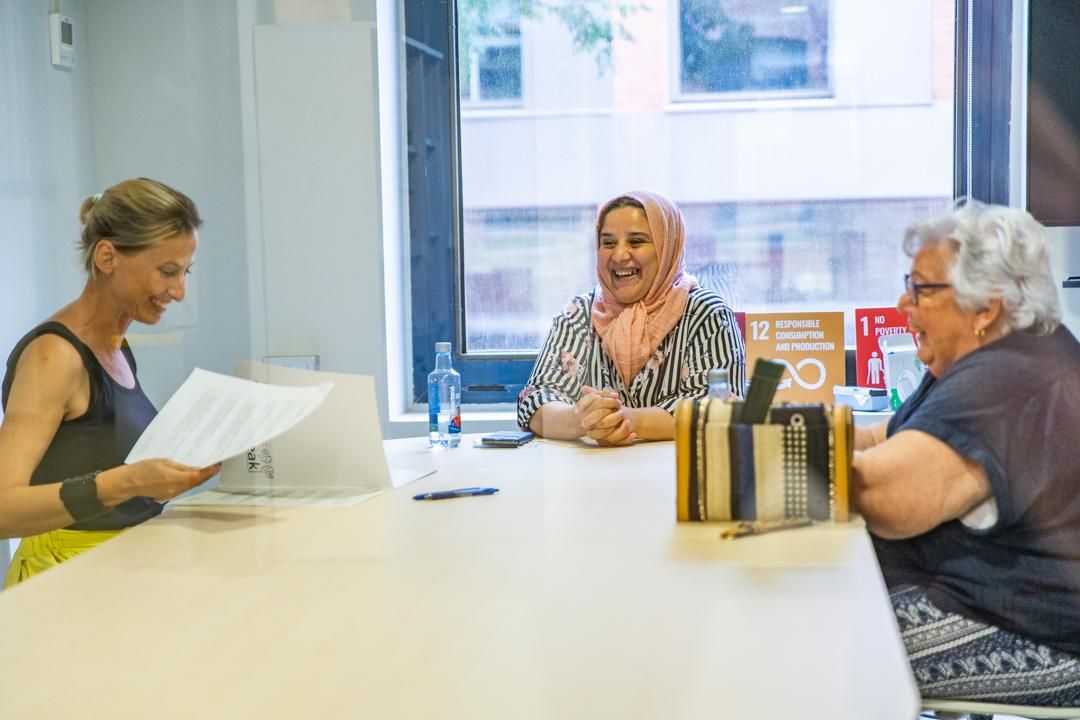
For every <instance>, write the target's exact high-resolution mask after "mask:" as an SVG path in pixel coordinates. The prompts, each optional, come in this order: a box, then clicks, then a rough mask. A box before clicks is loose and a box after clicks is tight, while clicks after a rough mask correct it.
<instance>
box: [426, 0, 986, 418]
mask: <svg viewBox="0 0 1080 720" xmlns="http://www.w3.org/2000/svg"><path fill="white" fill-rule="evenodd" d="M500 2H503V3H506V2H509V0H458V5H457V22H458V26H459V29H460V33H459V36H458V37H456V38H449V39H448V40H447V41H446V42H444V45H445V47H446V48H447V49H448V50H450V49H454V48H455V47H456V48H457V49H458V50H461V49H462V48H461V46H462V45H466V46H467V47H468V48H469V49H468V53H469V56H470V59H469V60H468V67H469V69H468V70H464V69H462V67H461V64H460V62H459V64H458V65H457V73H456V74H453V73H452V72H451V70H452V69H453V68H454V63H453V62H452V57H453V53H449V52H448V57H447V58H446V61H445V63H444V65H442V66H440V67H441V68H442V69H443V70H444V71H445V73H446V75H443V76H441V78H442V80H441V82H444V83H445V85H443V86H439V85H438V83H436V82H434V81H433V80H432V78H434V77H437V76H438V75H437V73H432V72H428V73H426V74H423V77H425V78H427V79H426V81H425V82H427V83H428V84H427V85H424V84H422V83H416V82H414V83H411V84H410V85H409V88H408V94H409V106H410V107H409V115H410V120H409V128H410V140H409V147H410V151H411V154H410V163H411V164H410V195H411V197H412V201H411V205H410V211H411V222H412V228H411V237H412V243H413V248H412V256H413V273H412V287H413V295H412V297H413V331H414V375H413V380H414V388H415V393H414V397H415V399H416V400H417V401H420V402H422V401H423V400H424V395H423V393H424V384H423V377H424V375H425V374H426V373H427V371H428V369H429V367H428V365H429V364H430V361H429V356H430V355H431V344H432V343H433V342H434V341H435V340H442V339H453V340H454V342H455V351H457V352H458V353H459V357H458V358H457V361H456V363H457V365H459V366H460V367H461V368H462V374H463V377H464V382H465V388H466V389H465V398H466V401H473V402H477V401H479V402H491V401H512V400H513V399H514V397H515V396H516V394H517V391H518V390H519V389H520V387H521V386H522V384H523V383H524V382H525V380H526V378H527V375H528V372H529V370H530V368H531V364H532V359H533V358H534V357H535V352H536V350H537V349H538V347H539V345H540V344H541V342H542V341H543V338H544V336H545V333H546V332H547V330H548V327H549V325H550V322H551V319H552V317H553V316H554V315H556V314H557V313H559V312H560V311H561V309H562V308H563V307H564V305H565V304H566V301H567V300H568V299H569V298H570V297H571V296H572V295H574V294H577V293H582V292H587V291H589V290H590V289H591V288H592V287H593V285H594V284H595V269H594V242H595V241H594V237H593V232H594V229H593V224H594V213H595V208H596V207H597V205H598V204H599V203H601V202H602V201H604V200H605V199H607V198H609V197H612V196H614V195H616V194H618V193H619V192H621V191H624V190H629V189H634V188H644V189H651V190H656V191H659V192H662V193H664V194H666V195H668V196H669V197H671V198H672V199H673V200H675V201H676V202H677V203H678V204H679V205H680V206H681V207H682V209H683V212H684V214H685V216H686V224H687V230H688V244H687V250H686V261H687V265H688V269H689V270H690V272H692V273H693V274H695V275H696V276H697V277H698V278H699V280H700V282H701V283H702V284H703V285H705V286H707V287H710V288H712V289H714V290H716V291H717V292H719V293H720V294H721V295H723V296H724V297H725V298H726V299H727V300H728V302H729V303H730V304H731V305H732V306H733V307H735V308H736V309H737V310H744V311H751V312H753V311H774V310H781V309H815V310H846V311H849V317H850V314H851V313H850V311H851V310H852V309H853V308H855V307H867V306H881V305H893V304H894V303H895V302H896V300H897V298H898V296H899V293H900V291H901V287H902V283H901V278H902V275H903V272H904V268H905V267H906V266H907V264H908V259H907V258H906V256H904V254H903V253H902V251H901V249H900V244H901V239H902V233H903V229H904V228H905V227H906V226H907V225H908V224H909V223H910V222H911V221H913V220H915V219H917V218H919V217H923V216H926V215H927V214H931V213H937V212H941V211H944V210H946V209H947V208H949V207H950V206H951V204H952V202H953V199H954V197H955V196H956V195H957V194H963V193H966V192H968V191H969V188H972V189H973V188H975V186H981V185H980V178H981V177H983V175H984V174H985V173H984V172H983V171H982V170H979V168H978V166H976V169H975V171H974V172H967V171H966V168H967V167H971V166H973V165H974V164H975V160H976V159H975V158H972V157H970V154H971V147H972V142H971V140H970V138H969V137H968V135H970V133H969V132H968V131H969V130H971V128H973V127H974V128H976V130H978V131H980V132H983V131H985V128H988V127H990V126H991V125H993V126H994V127H997V128H1000V126H1001V124H1000V123H982V122H979V117H980V113H984V114H985V112H988V111H986V107H988V104H987V105H986V106H985V107H984V106H982V105H979V104H978V103H975V102H972V103H963V104H962V105H961V108H960V110H961V112H959V113H958V112H957V104H956V100H955V97H956V86H955V84H954V78H955V77H956V75H957V73H958V72H959V73H960V77H961V78H962V79H964V78H965V75H964V72H965V71H966V69H967V68H970V67H977V65H976V64H973V63H970V62H961V63H959V64H958V61H957V60H956V57H957V56H956V54H955V53H954V47H955V44H954V43H955V39H956V36H957V33H958V32H959V34H960V37H961V42H962V43H963V41H964V38H966V37H968V36H969V34H970V35H972V36H974V37H975V38H978V37H979V36H980V34H986V35H990V34H991V33H989V31H988V30H987V31H986V32H985V33H983V30H981V29H980V28H981V26H980V25H979V22H980V21H981V22H983V23H992V22H993V20H992V19H991V18H990V14H989V11H990V10H991V9H990V8H988V12H987V13H986V14H984V15H980V16H978V17H977V18H976V22H969V21H968V20H963V21H962V22H961V23H960V26H959V27H958V24H957V20H956V18H957V16H958V12H957V11H958V8H959V9H960V10H962V11H963V10H964V8H965V7H966V6H964V5H959V6H958V5H956V4H955V3H954V2H950V1H949V0H929V1H928V2H926V3H915V4H911V3H857V2H839V0H833V1H832V2H830V1H829V0H807V1H805V2H795V1H794V0H793V1H792V2H781V1H777V2H757V1H755V2H751V1H750V0H639V1H638V2H634V3H619V2H616V3H612V2H608V1H607V0H562V2H539V0H524V1H521V0H513V1H512V2H509V5H511V6H513V7H516V8H518V9H519V11H520V15H519V16H517V17H515V21H516V24H514V25H513V27H515V28H517V35H512V37H513V38H514V40H513V42H514V43H515V44H514V47H515V48H516V53H517V54H516V55H515V58H516V59H515V60H514V62H513V63H510V64H509V66H510V67H511V68H512V72H510V73H509V75H510V77H511V78H513V79H512V80H509V81H504V82H507V83H509V85H507V86H512V87H514V88H516V90H517V92H518V97H519V98H520V100H519V101H518V103H517V104H516V106H514V107H513V108H509V109H506V110H504V111H501V112H495V113H492V112H490V111H489V110H488V108H487V107H486V106H483V105H482V104H481V105H476V104H474V103H475V102H476V93H477V92H478V90H477V86H476V80H475V79H474V74H475V73H476V72H477V69H476V68H477V60H476V58H477V57H478V52H479V51H478V50H477V49H476V48H479V47H484V46H483V45H482V44H477V42H476V41H475V40H474V39H473V38H476V37H491V33H490V32H489V31H488V29H485V28H490V25H487V26H485V27H484V28H479V29H478V30H477V31H476V32H473V31H470V30H467V29H463V28H461V23H462V22H463V19H468V18H475V17H478V8H479V10H480V13H479V16H480V17H487V18H489V19H490V17H492V15H491V14H490V13H489V12H488V11H489V10H490V9H491V8H493V7H495V8H497V7H498V6H499V4H500ZM1004 2H1005V0H995V2H994V6H995V7H994V9H993V12H1000V10H1001V8H999V7H998V5H1001V4H1003V3H1004ZM453 11H454V8H453V7H452V6H450V5H448V3H447V2H446V0H416V1H415V2H412V1H411V2H409V3H407V4H406V13H407V14H408V13H410V12H412V13H419V14H423V13H425V12H426V13H427V22H428V23H429V24H428V25H427V26H426V27H427V28H428V29H429V30H430V28H431V27H433V24H431V23H432V18H437V17H438V16H439V14H440V13H444V15H442V17H443V19H444V21H445V22H447V26H446V27H452V26H453V24H452V23H451V22H450V20H449V18H451V17H453V15H452V13H453ZM484 13H488V14H487V15H485V14H484ZM959 16H960V17H961V18H962V19H963V18H965V17H966V15H965V12H961V13H960V14H959ZM504 17H505V16H504ZM406 27H407V30H408V31H409V32H410V36H412V30H411V29H409V28H410V27H419V26H418V25H416V21H415V20H414V21H413V25H412V26H410V25H409V23H408V22H407V24H406ZM503 27H508V26H507V25H505V24H504V25H503ZM480 30H483V32H481V31H480ZM466 35H468V36H469V38H470V39H469V40H468V42H467V43H465V42H463V41H462V40H461V38H462V37H464V36H466ZM995 36H996V37H997V38H998V39H997V42H999V43H1000V42H1001V33H1000V32H997V33H996V34H995ZM504 39H505V37H504ZM421 42H424V41H421ZM426 45H429V46H432V47H437V46H438V42H437V38H436V39H431V38H429V39H428V40H427V41H426ZM960 47H961V48H962V49H964V45H963V44H961V46H960ZM975 47H976V48H978V43H977V42H976V43H975ZM983 52H985V53H986V57H989V51H983ZM1001 54H1002V53H1001V48H999V51H998V55H996V56H995V57H1000V55H1001ZM1005 54H1007V53H1005ZM966 57H968V56H966V55H965V56H963V57H962V58H961V60H964V58H966ZM424 62H432V61H431V60H430V57H429V58H428V60H425V61H424ZM437 62H442V61H441V60H440V61H437ZM493 64H495V63H493ZM983 67H986V66H985V65H984V66H983ZM414 75H415V76H416V77H420V76H421V75H422V73H420V72H418V71H417V72H415V73H414V71H413V70H410V77H413V76H414ZM976 80H978V78H976ZM979 82H981V81H977V82H974V83H972V82H971V81H970V80H965V82H963V83H961V85H960V90H961V91H962V92H961V93H960V97H961V98H966V97H967V94H968V93H975V92H976V90H977V86H978V85H979ZM466 83H468V84H469V88H468V90H466V89H465V88H464V87H463V85H464V84H466ZM1006 85H1007V83H1006ZM523 88H526V89H527V92H521V90H522V89H523ZM433 97H434V98H436V100H437V101H438V102H442V103H443V104H444V105H445V109H443V110H439V109H438V108H437V107H435V106H434V105H433V102H435V101H433V100H432V98H433ZM439 98H445V99H444V100H439ZM697 99H703V100H708V99H716V100H721V102H704V103H698V102H686V101H687V100H697ZM727 100H732V101H733V102H727ZM455 103H457V105H456V109H455ZM435 104H436V105H437V104H438V103H437V102H435ZM980 107H982V108H983V109H982V110H980ZM421 108H425V110H424V112H421V111H420V109H421ZM984 111H985V112H984ZM432 112H434V113H435V114H436V115H435V116H432V115H431V113H432ZM973 112H974V115H973V114H972V113H973ZM998 112H1000V111H998ZM444 113H445V114H444ZM990 114H992V113H990ZM421 115H423V117H421ZM987 117H989V115H987ZM1005 117H1007V108H1006V110H1005ZM425 123H427V125H428V127H427V129H426V130H424V131H423V134H424V137H423V138H421V137H419V136H418V135H415V134H414V133H420V132H421V130H420V128H422V127H424V124H425ZM440 123H441V124H440ZM958 131H959V132H960V133H961V136H960V137H961V138H962V142H959V143H958V142H956V140H955V137H957V134H956V133H957V132H958ZM994 132H997V131H996V130H995V131H994ZM443 133H445V137H444V135H443ZM413 148H417V150H416V152H415V154H412V149H413ZM419 148H425V150H424V151H423V152H421V151H420V150H419ZM969 159H970V160H971V162H970V163H969V162H968V161H969ZM957 161H958V162H960V163H962V164H963V165H964V166H965V172H962V173H959V174H957V173H955V172H954V164H955V162H957ZM995 173H996V171H995ZM967 183H971V185H970V186H969V185H968V184H967ZM424 188H426V189H427V190H426V191H425V190H424ZM973 194H974V195H976V196H977V197H982V198H984V199H992V200H993V199H997V200H1001V199H1002V198H999V197H993V196H992V195H990V196H988V195H986V194H983V193H980V192H973ZM421 195H422V197H421ZM425 213H426V216H425ZM425 217H426V219H425ZM849 322H850V319H849ZM848 332H849V335H850V336H851V337H850V338H849V340H853V335H854V330H853V328H850V327H849V329H848Z"/></svg>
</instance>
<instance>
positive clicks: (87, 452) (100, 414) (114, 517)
mask: <svg viewBox="0 0 1080 720" xmlns="http://www.w3.org/2000/svg"><path fill="white" fill-rule="evenodd" d="M45 334H52V335H59V336H60V337H62V338H64V339H65V340H67V341H68V342H69V343H71V344H72V345H73V346H74V347H75V349H76V350H78V351H79V355H80V356H81V357H82V361H83V366H84V367H85V368H86V372H87V374H88V375H89V376H90V404H89V406H88V407H87V409H86V412H85V413H84V414H83V415H81V416H79V417H77V418H74V419H72V420H65V421H63V422H62V423H60V427H58V428H57V429H56V435H54V436H53V439H52V442H51V443H49V447H48V449H46V450H45V455H44V456H43V457H42V458H41V462H39V463H38V466H37V468H36V469H35V470H34V474H33V475H32V476H31V478H30V484H31V485H45V484H48V483H55V482H62V481H63V480H64V479H66V478H72V477H76V476H78V475H85V474H86V473H89V472H94V471H95V470H108V469H109V468H113V467H116V466H118V465H123V464H124V458H126V457H127V455H128V453H129V452H131V448H132V447H134V445H135V441H136V440H138V439H139V436H140V435H142V432H143V430H144V429H146V426H147V425H149V424H150V421H151V420H153V419H154V416H155V415H157V410H156V409H155V408H154V405H153V403H151V402H150V399H149V398H148V397H146V394H145V393H144V392H143V390H142V386H141V385H139V380H138V378H136V379H135V387H134V388H126V387H124V386H123V385H121V384H119V383H118V382H116V381H115V380H113V378H112V376H111V375H109V373H107V372H106V371H105V368H103V367H102V366H101V363H99V362H98V359H97V358H96V357H95V356H94V353H93V351H92V350H90V348H89V347H87V346H86V345H84V344H83V342H82V341H81V340H79V338H78V337H76V336H75V334H74V333H73V332H71V330H69V329H68V328H67V327H66V326H64V325H62V324H60V323H57V322H47V323H44V324H42V325H39V326H38V327H36V328H34V329H33V330H31V331H30V332H28V333H27V334H26V335H25V336H23V338H22V339H21V340H19V343H18V344H17V345H16V346H15V349H14V350H12V351H11V357H9V358H8V361H7V373H6V374H5V375H4V383H3V394H2V396H0V401H2V402H3V407H5V408H6V407H7V401H8V394H9V393H10V392H11V384H12V383H13V382H14V381H15V366H16V364H17V363H18V362H19V357H20V356H21V355H22V353H23V350H25V349H26V346H27V345H29V344H30V343H31V342H32V341H33V340H34V339H36V338H37V337H39V336H41V335H45ZM121 351H122V352H123V353H124V357H126V358H127V361H128V364H130V365H131V372H132V375H134V374H135V357H134V356H133V355H132V353H131V348H130V347H128V344H127V341H124V343H123V345H122V346H121ZM161 508H162V506H161V504H160V503H158V502H155V501H154V500H153V499H152V498H147V497H135V498H131V499H130V500H127V501H125V502H123V503H121V504H119V505H117V506H116V507H114V508H112V509H110V510H109V512H107V513H105V514H104V515H99V516H97V517H95V518H92V519H90V520H85V521H83V522H77V523H74V524H73V525H70V526H69V528H71V529H73V530H115V529H119V528H125V527H130V526H132V525H137V524H139V523H141V522H142V521H144V520H148V519H149V518H152V517H154V516H155V515H158V514H159V513H160V512H161Z"/></svg>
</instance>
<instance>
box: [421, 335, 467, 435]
mask: <svg viewBox="0 0 1080 720" xmlns="http://www.w3.org/2000/svg"><path fill="white" fill-rule="evenodd" d="M427 387H428V439H429V440H430V441H431V446H432V447H446V448H452V447H457V446H458V445H459V444H460V443H461V375H459V374H458V372H457V371H456V370H454V368H453V367H452V366H451V364H450V343H448V342H438V343H435V369H434V370H432V371H431V372H430V373H429V374H428V376H427Z"/></svg>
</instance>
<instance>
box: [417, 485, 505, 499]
mask: <svg viewBox="0 0 1080 720" xmlns="http://www.w3.org/2000/svg"><path fill="white" fill-rule="evenodd" d="M497 492H499V488H484V487H471V488H458V489H457V490H440V491H439V492H429V493H421V494H420V495H413V500H448V499H450V498H458V497H472V496H473V495H494V494H495V493H497Z"/></svg>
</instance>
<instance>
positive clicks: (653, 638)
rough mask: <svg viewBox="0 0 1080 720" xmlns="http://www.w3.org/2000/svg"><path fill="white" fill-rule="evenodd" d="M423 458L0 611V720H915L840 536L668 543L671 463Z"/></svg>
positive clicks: (857, 550)
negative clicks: (382, 481)
mask: <svg viewBox="0 0 1080 720" xmlns="http://www.w3.org/2000/svg"><path fill="white" fill-rule="evenodd" d="M466 442H469V440H468V438H467V439H466ZM426 445H427V442H426V440H421V439H408V440H395V441H391V442H388V443H387V448H388V451H389V455H390V458H391V464H392V465H396V466H402V465H413V466H417V467H420V466H423V465H424V464H427V463H431V462H435V463H437V464H438V465H439V467H440V470H439V472H437V473H436V474H435V475H432V476H429V477H427V478H424V479H423V480H420V481H419V482H417V483H414V484H413V485H409V486H406V487H404V488H401V489H399V490H395V491H392V492H389V493H386V494H384V495H381V496H379V497H377V498H375V499H373V500H371V501H368V502H366V503H363V504H361V505H358V506H356V507H352V508H302V509H272V508H258V509H257V508H228V509H225V508H215V509H209V508H185V507H177V508H174V509H173V510H171V511H170V512H168V513H166V514H165V515H164V516H162V517H160V518H157V519H155V520H152V521H150V522H148V523H146V524H144V525H142V526H139V527H137V528H133V529H132V530H130V531H128V532H126V533H124V534H123V535H121V536H120V537H118V538H117V539H115V540H112V541H110V542H108V543H106V544H105V545H103V546H102V547H100V548H97V549H95V550H93V551H91V552H89V553H87V554H85V555H83V556H81V557H79V558H76V559H74V560H72V561H70V562H68V563H65V564H64V565H63V566H61V567H59V568H56V569H53V570H50V571H48V572H46V573H44V574H42V575H41V576H38V577H36V578H33V579H31V580H30V581H29V582H27V583H24V584H22V585H20V586H18V587H15V588H13V589H12V590H9V591H4V592H2V593H0V678H2V687H3V691H2V692H0V717H3V718H20V719H21V720H24V719H27V718H39V717H40V718H67V717H71V718H74V717H86V718H99V717H109V718H140V719H141V718H150V717H153V718H260V719H263V720H266V719H271V718H353V717H355V718H361V717H363V718H433V717H438V718H470V719H471V718H608V717H611V718H695V719H697V718H721V717H760V718H772V717H797V718H829V719H839V718H869V717H873V718H875V719H887V718H902V719H903V720H911V718H913V717H915V716H916V714H917V709H918V695H917V692H916V689H915V685H914V681H913V679H912V677H911V672H910V670H909V668H908V664H907V660H906V658H905V656H904V652H903V647H902V645H901V643H900V640H899V637H898V635H897V633H896V627H895V622H894V620H893V616H892V613H891V610H890V608H889V604H888V599H887V596H886V594H885V590H884V587H883V584H882V580H881V577H880V574H879V573H878V570H877V564H876V561H875V560H874V557H873V552H872V549H871V546H870V542H869V538H868V536H867V535H866V532H865V531H864V530H863V529H862V526H861V525H860V524H858V523H851V524H847V525H841V526H817V527H813V528H802V529H798V530H789V531H784V532H779V533H774V534H770V535H764V536H761V537H756V538H744V539H740V540H735V541H721V540H720V539H719V538H718V535H719V529H718V527H717V526H715V525H702V524H685V525H678V524H676V522H675V520H674V517H675V500H674V485H675V483H674V479H673V475H674V449H673V446H672V444H671V443H651V444H645V445H639V446H635V447H631V448H620V449H602V448H587V447H581V446H574V445H571V444H568V443H554V442H546V441H536V442H533V443H531V444H529V445H526V446H524V447H522V448H518V449H475V448H472V447H464V446H463V447H461V448H457V449H454V450H449V451H441V450H429V449H428V448H427V447H426ZM473 485H491V486H496V487H499V488H501V492H500V493H499V494H497V495H494V496H489V497H471V498H461V499H453V500H444V501H436V502H415V501H413V500H412V499H411V496H412V495H413V494H416V493H418V492H424V491H429V490H435V489H447V488H454V487H462V486H473Z"/></svg>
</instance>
